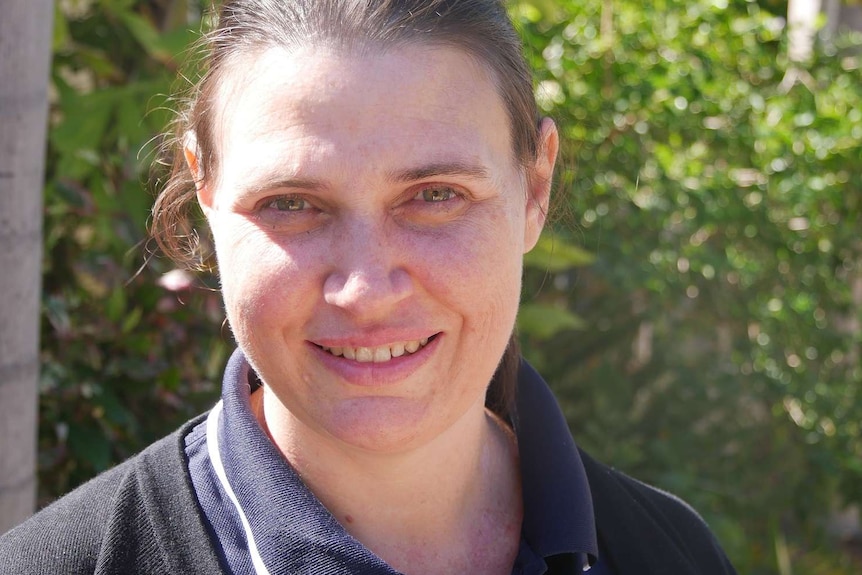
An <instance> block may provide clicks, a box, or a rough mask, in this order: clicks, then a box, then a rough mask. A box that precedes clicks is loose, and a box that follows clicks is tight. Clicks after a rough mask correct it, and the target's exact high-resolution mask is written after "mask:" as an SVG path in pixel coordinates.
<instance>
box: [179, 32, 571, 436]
mask: <svg viewBox="0 0 862 575" xmlns="http://www.w3.org/2000/svg"><path fill="white" fill-rule="evenodd" d="M221 88H222V89H221V91H220V93H219V97H218V102H217V104H218V105H219V111H220V114H219V115H220V118H221V119H220V120H218V121H217V122H216V124H215V125H216V128H217V130H218V131H217V132H216V145H217V149H218V152H219V170H218V174H211V175H210V176H211V178H210V179H209V180H208V181H207V183H205V184H202V185H201V186H200V188H199V190H198V199H199V201H200V203H201V205H202V207H203V209H204V212H205V214H206V216H207V219H208V221H209V224H210V227H211V229H212V232H213V237H214V239H215V245H216V253H217V256H218V262H219V269H220V273H221V283H222V292H223V296H224V300H225V307H226V310H227V315H228V319H229V321H230V325H231V327H232V329H233V332H234V335H235V337H236V339H237V342H238V343H239V346H240V347H241V349H242V350H243V352H244V353H245V354H246V356H247V357H248V359H249V361H250V363H251V365H252V366H253V368H254V369H255V370H256V371H257V372H258V374H259V375H260V377H261V379H262V380H263V381H264V382H265V383H266V384H267V387H268V388H269V390H271V391H272V392H273V394H274V396H275V397H277V398H278V402H279V404H280V406H281V408H282V409H283V416H284V417H283V420H284V421H286V422H287V423H286V426H287V427H288V428H290V429H289V432H291V433H297V434H301V435H304V436H308V437H316V438H318V439H322V440H325V441H330V442H331V441H335V442H336V443H337V444H342V445H351V446H354V447H358V448H362V449H370V450H377V451H381V450H382V451H392V450H403V449H409V448H410V447H411V446H414V447H415V446H417V445H421V444H422V443H424V442H427V441H431V440H433V438H435V437H437V436H439V435H440V434H441V433H443V432H444V431H445V430H447V429H449V428H452V427H453V426H455V425H456V424H457V423H458V422H459V421H463V420H464V418H470V417H481V416H482V414H483V401H484V395H485V390H486V388H487V386H488V382H489V381H490V379H491V377H492V375H493V373H494V371H495V369H496V367H497V364H498V362H499V360H500V357H501V355H502V354H503V351H504V349H505V347H506V344H507V342H508V339H509V336H510V334H511V331H512V328H513V325H514V321H515V316H516V313H517V309H518V298H519V292H520V277H521V268H522V257H523V253H524V252H525V251H526V250H528V249H529V248H531V247H532V246H533V244H534V243H535V241H536V240H537V238H538V235H539V233H540V231H541V227H542V223H543V222H544V216H543V213H544V211H545V208H546V207H547V192H548V186H549V184H548V180H549V179H550V176H551V172H552V170H553V159H554V156H555V154H556V134H555V131H554V128H553V125H552V124H551V123H550V122H549V121H548V122H546V123H545V124H544V125H543V127H544V130H543V140H544V142H545V151H544V152H543V153H542V154H540V158H539V159H538V160H537V162H536V166H535V167H534V168H535V169H534V170H533V172H534V173H532V176H533V177H528V174H527V173H526V171H525V170H524V169H523V167H522V166H520V165H519V163H518V162H517V161H516V159H515V158H514V154H513V152H512V146H511V139H510V135H509V125H510V123H509V119H508V117H507V114H506V110H505V108H504V106H503V103H502V101H501V99H500V97H499V95H498V93H497V90H496V88H495V85H494V82H493V79H492V78H491V77H490V75H489V73H488V72H487V70H486V69H485V68H484V67H483V66H482V65H480V64H478V63H477V62H476V61H475V60H474V59H472V58H471V57H470V56H468V55H466V54H465V53H464V52H462V51H460V50H457V49H455V48H440V47H427V46H420V45H410V46H406V47H405V46H400V47H398V49H397V50H391V51H379V52H362V53H361V54H360V53H358V52H357V53H353V52H333V51H327V50H325V49H319V48H314V49H312V48H308V49H298V50H293V51H290V52H288V51H285V50H282V49H278V48H271V49H268V50H265V51H264V52H262V53H260V54H258V55H256V56H255V57H253V58H252V57H249V58H247V59H245V60H242V61H240V62H238V63H237V64H236V65H235V67H234V68H233V73H231V74H228V75H227V76H226V81H225V82H224V84H223V85H222V87H221ZM187 156H188V158H189V162H190V165H191V166H192V168H193V169H196V168H197V164H196V159H195V158H194V157H193V153H192V151H187ZM530 182H534V184H531V183H530ZM528 198H532V199H530V200H529V201H528ZM267 418H269V413H268V414H267Z"/></svg>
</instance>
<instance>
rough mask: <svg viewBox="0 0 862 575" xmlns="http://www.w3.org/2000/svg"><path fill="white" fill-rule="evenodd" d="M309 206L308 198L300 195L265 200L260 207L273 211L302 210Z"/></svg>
mask: <svg viewBox="0 0 862 575" xmlns="http://www.w3.org/2000/svg"><path fill="white" fill-rule="evenodd" d="M310 207H311V206H310V204H309V203H308V200H306V199H304V198H302V197H300V196H279V197H277V198H273V199H269V200H266V201H265V202H264V203H263V204H262V205H261V208H262V209H264V210H272V211H274V212H302V211H304V210H307V209H309V208H310Z"/></svg>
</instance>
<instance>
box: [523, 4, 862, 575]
mask: <svg viewBox="0 0 862 575" xmlns="http://www.w3.org/2000/svg"><path fill="white" fill-rule="evenodd" d="M770 5H771V3H769V4H768V3H757V2H753V1H745V0H693V1H689V2H671V1H659V2H654V3H642V2H634V1H628V0H613V1H611V0H605V1H601V0H593V1H590V0H578V1H574V0H570V1H569V0H559V1H553V2H551V1H546V2H539V1H535V2H520V3H518V4H516V5H515V7H514V9H513V11H514V13H515V14H516V17H517V18H518V21H519V24H520V26H521V27H522V28H523V31H524V36H525V38H526V40H527V44H528V51H529V55H530V58H531V59H532V62H533V66H534V68H535V69H536V70H537V71H538V72H539V77H538V90H537V94H538V96H539V99H540V102H541V104H542V106H543V108H544V110H545V111H546V112H547V113H548V114H549V115H550V116H552V117H554V118H555V119H556V120H557V121H558V123H559V125H560V127H561V130H562V133H563V135H564V138H563V140H564V149H563V157H562V163H563V166H564V168H567V169H566V170H565V171H563V172H562V174H561V178H560V179H561V181H560V185H559V189H558V193H559V194H561V195H564V197H565V200H566V201H565V202H564V203H565V204H566V205H567V207H568V209H569V210H570V212H571V213H572V214H573V218H574V219H575V221H574V222H566V225H564V226H561V227H558V229H557V230H556V233H555V236H556V237H557V238H559V239H560V241H563V242H569V243H575V244H577V245H580V246H583V247H585V248H586V249H587V250H589V251H591V252H592V253H593V254H595V256H596V261H595V262H594V263H593V264H592V265H591V266H589V267H588V268H575V269H572V270H568V271H565V270H564V271H558V270H543V269H541V268H534V269H531V270H530V273H529V274H528V276H527V282H526V285H527V289H526V296H527V298H530V297H532V298H533V300H534V301H535V300H538V301H545V300H551V301H553V302H555V303H556V304H557V305H560V306H561V307H565V308H566V309H568V310H570V311H571V312H573V313H576V314H578V316H579V317H580V318H582V320H583V321H584V323H585V325H586V326H587V327H586V329H583V330H580V331H561V332H559V333H557V334H555V335H554V337H552V338H550V339H545V338H544V337H541V336H543V335H544V334H540V333H535V332H532V331H531V330H522V336H523V338H524V339H525V340H526V341H525V346H524V347H525V353H526V355H527V356H528V357H529V358H530V359H531V360H532V361H533V362H534V363H536V364H537V366H538V368H539V371H540V372H542V373H543V374H545V376H546V377H547V378H548V379H549V381H551V382H552V384H553V386H554V387H555V389H556V391H557V393H558V396H559V397H560V398H561V401H562V403H563V405H564V408H565V410H566V413H567V415H568V417H569V420H570V423H571V425H572V428H573V430H574V431H575V435H576V438H577V439H578V441H579V442H580V443H581V444H582V445H584V446H585V447H587V448H588V449H589V450H590V451H592V452H593V453H595V454H596V455H597V456H598V457H600V458H601V459H603V460H605V461H610V462H613V463H614V464H615V465H617V466H619V467H620V468H622V469H624V470H626V471H628V472H630V473H632V474H633V475H636V476H637V477H639V478H643V479H645V480H647V481H649V482H652V483H654V484H657V485H659V486H662V487H664V488H667V489H669V490H671V491H674V492H676V493H678V494H680V495H681V496H683V497H684V498H686V499H687V500H688V501H690V502H691V503H692V504H693V505H695V507H696V508H698V509H699V510H700V511H701V512H702V513H703V514H704V516H705V517H706V519H707V520H708V521H709V523H710V524H711V525H712V526H713V528H714V529H715V530H716V532H717V533H718V535H719V537H720V539H721V540H722V541H723V543H724V544H725V546H726V548H727V550H728V552H729V554H730V556H731V557H732V558H733V560H734V562H735V563H736V564H737V565H738V568H739V570H740V572H742V573H754V574H756V573H778V572H781V573H786V572H788V571H787V566H786V565H787V560H789V564H790V565H792V567H793V568H794V569H799V570H802V569H800V568H806V569H807V570H809V571H813V572H817V573H851V572H853V573H856V572H859V564H858V563H856V564H855V565H854V564H852V563H851V562H850V559H849V555H847V554H842V553H841V552H840V549H839V547H838V545H837V544H836V542H835V541H834V540H832V539H830V538H829V537H828V536H827V535H826V530H825V529H824V525H825V524H826V522H827V518H828V514H829V512H830V511H831V510H834V509H838V508H840V507H841V506H844V505H847V504H849V503H852V502H859V501H860V498H862V437H860V423H859V422H860V421H862V403H860V401H859V391H860V382H862V368H860V355H859V352H860V339H862V330H860V319H862V240H860V232H862V171H860V169H859V167H860V160H862V154H860V142H862V72H860V60H859V57H858V51H850V50H849V45H848V46H843V45H841V44H838V45H833V46H826V47H823V49H821V50H820V51H819V52H818V53H817V54H816V55H815V57H814V59H813V61H812V62H809V63H806V64H805V66H804V67H802V66H800V67H797V68H794V67H793V66H791V65H790V63H789V62H787V60H786V58H785V56H784V54H785V50H786V46H785V42H786V36H785V29H784V20H783V18H781V17H780V16H782V14H775V13H771V12H769V11H768V10H767V8H768V7H769V6H770ZM785 8H786V4H785ZM858 40H859V39H858V38H856V41H857V42H858ZM845 41H848V40H847V39H845V40H841V41H840V42H845ZM572 224H574V225H572ZM528 301H529V300H528ZM782 557H784V559H782ZM782 562H784V564H782Z"/></svg>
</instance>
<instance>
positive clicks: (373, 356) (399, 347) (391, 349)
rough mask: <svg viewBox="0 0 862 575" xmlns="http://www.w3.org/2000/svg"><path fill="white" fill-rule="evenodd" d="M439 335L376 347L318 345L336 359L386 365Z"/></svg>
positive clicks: (410, 353) (420, 347) (418, 348)
mask: <svg viewBox="0 0 862 575" xmlns="http://www.w3.org/2000/svg"><path fill="white" fill-rule="evenodd" d="M437 335H439V334H434V335H432V336H431V337H424V338H422V339H415V340H409V341H400V342H396V343H391V344H388V345H381V346H377V347H327V346H324V345H318V346H317V347H319V348H320V349H322V350H323V351H325V352H328V353H330V354H332V355H334V356H336V357H343V358H345V359H352V360H354V361H357V362H359V363H386V362H388V361H392V360H393V359H395V358H398V357H402V356H405V355H412V354H414V353H416V352H417V351H419V350H420V349H422V348H423V347H425V346H426V345H428V344H429V343H430V342H432V341H434V338H436V337H437Z"/></svg>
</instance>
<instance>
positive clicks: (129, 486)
mask: <svg viewBox="0 0 862 575" xmlns="http://www.w3.org/2000/svg"><path fill="white" fill-rule="evenodd" d="M192 423H193V422H192ZM189 425H191V424H189ZM188 429H190V427H189V426H188V425H187V426H185V427H184V428H183V429H181V430H179V431H177V432H175V433H173V434H171V435H169V436H168V437H166V438H164V439H162V440H160V441H158V442H156V443H154V444H153V445H151V446H150V447H148V448H147V449H146V450H144V451H142V452H141V453H139V454H138V455H136V456H135V457H133V458H131V459H129V460H128V461H126V462H124V463H122V464H120V465H118V466H117V467H114V468H113V469H110V470H108V471H106V472H104V473H102V474H101V475H99V476H97V477H96V478H94V479H92V480H90V481H89V482H87V483H85V484H84V485H82V486H80V487H78V488H77V489H75V490H74V491H72V492H71V493H69V494H68V495H65V496H64V497H62V498H60V499H59V500H57V501H55V502H54V503H52V504H51V505H49V506H48V507H46V508H45V509H43V510H41V511H39V512H38V513H36V514H35V515H34V516H32V517H31V518H30V519H28V520H27V521H25V522H24V523H22V524H21V525H19V526H18V527H15V528H14V529H12V530H11V531H9V532H7V533H6V534H4V535H2V536H0V575H7V574H9V575H11V574H13V573H14V574H16V575H30V574H37V573H38V574H48V573H51V574H53V573H64V574H84V573H88V574H92V573H123V572H134V571H133V570H132V569H126V568H125V567H124V565H126V566H127V565H130V564H134V565H139V564H140V561H141V558H142V557H143V558H144V561H145V562H148V563H150V564H151V565H150V567H151V568H155V566H156V563H158V562H159V561H163V555H164V549H161V547H163V546H162V545H161V543H160V541H159V534H158V533H156V531H157V530H158V529H159V525H162V524H164V525H170V524H171V521H170V520H167V521H165V516H166V515H168V516H171V517H174V518H176V519H180V520H182V519H183V518H186V519H189V518H190V517H191V516H197V509H196V506H195V500H194V497H193V494H192V492H191V490H190V488H188V485H189V482H188V480H187V473H186V470H185V466H184V457H183V449H182V441H183V439H182V438H183V436H184V433H185V432H186V431H187V430H188ZM192 518H193V517H192ZM177 524H178V525H182V523H177ZM141 546H144V547H152V548H153V550H155V549H159V551H161V553H151V554H148V553H145V552H143V553H142V547H141ZM159 556H162V557H161V558H160V557H159ZM158 564H159V565H161V566H162V567H164V566H165V564H164V563H163V562H162V563H158ZM149 572H154V573H155V572H159V570H158V569H155V570H151V571H149ZM162 572H164V570H162Z"/></svg>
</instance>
